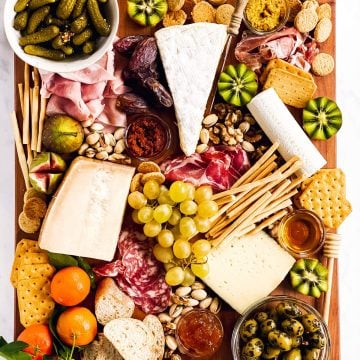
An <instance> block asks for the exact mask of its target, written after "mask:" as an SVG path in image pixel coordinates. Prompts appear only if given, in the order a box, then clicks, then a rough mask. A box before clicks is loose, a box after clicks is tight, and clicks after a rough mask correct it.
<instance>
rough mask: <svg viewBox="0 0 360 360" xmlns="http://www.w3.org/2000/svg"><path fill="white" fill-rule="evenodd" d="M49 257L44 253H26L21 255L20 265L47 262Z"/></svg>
mask: <svg viewBox="0 0 360 360" xmlns="http://www.w3.org/2000/svg"><path fill="white" fill-rule="evenodd" d="M48 263H49V257H48V255H47V254H46V253H42V252H41V253H26V254H24V255H23V256H22V258H21V262H20V265H35V264H48Z"/></svg>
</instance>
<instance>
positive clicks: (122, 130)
mask: <svg viewBox="0 0 360 360" xmlns="http://www.w3.org/2000/svg"><path fill="white" fill-rule="evenodd" d="M124 136H125V128H123V127H119V128H117V129H116V130H115V132H114V138H115V140H116V141H119V140H120V139H123V138H124Z"/></svg>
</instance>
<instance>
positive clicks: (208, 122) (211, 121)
mask: <svg viewBox="0 0 360 360" xmlns="http://www.w3.org/2000/svg"><path fill="white" fill-rule="evenodd" d="M218 120H219V118H218V116H217V115H216V114H210V115H208V116H206V117H205V119H204V120H203V122H202V123H203V125H204V126H205V127H211V126H214V125H215V124H216V123H217V121H218Z"/></svg>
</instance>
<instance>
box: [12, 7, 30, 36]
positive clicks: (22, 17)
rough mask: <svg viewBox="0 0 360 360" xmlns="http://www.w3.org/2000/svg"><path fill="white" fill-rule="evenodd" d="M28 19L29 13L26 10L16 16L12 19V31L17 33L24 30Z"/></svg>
mask: <svg viewBox="0 0 360 360" xmlns="http://www.w3.org/2000/svg"><path fill="white" fill-rule="evenodd" d="M28 18H29V13H28V12H27V11H26V10H24V11H22V12H20V13H18V14H16V16H15V19H14V29H15V30H19V31H20V30H24V29H25V28H26V25H27V22H28Z"/></svg>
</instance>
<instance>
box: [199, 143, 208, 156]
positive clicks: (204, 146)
mask: <svg viewBox="0 0 360 360" xmlns="http://www.w3.org/2000/svg"><path fill="white" fill-rule="evenodd" d="M207 149H208V146H207V144H200V145H198V146H197V147H196V152H197V153H198V154H202V153H203V152H205V151H206V150H207Z"/></svg>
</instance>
